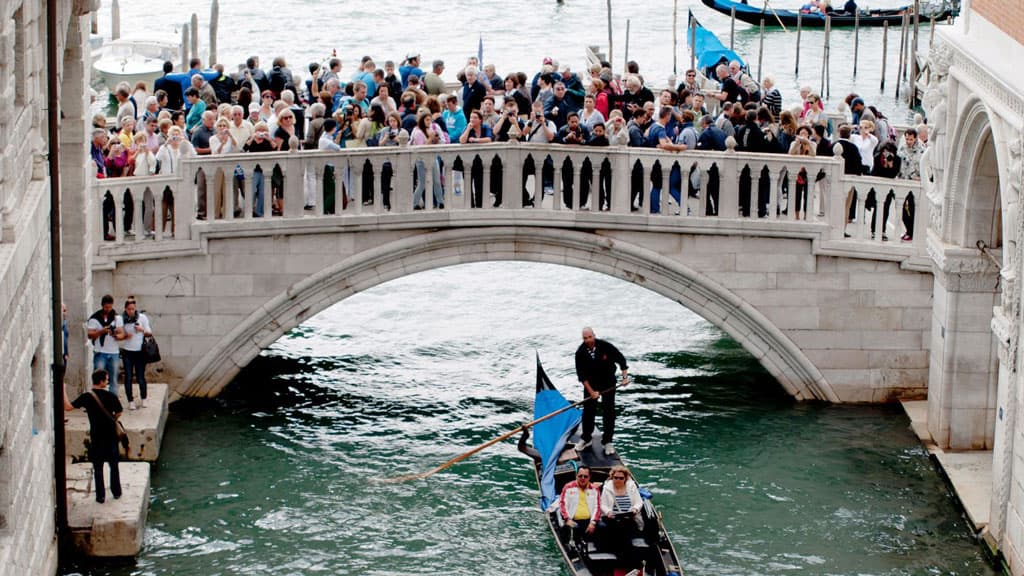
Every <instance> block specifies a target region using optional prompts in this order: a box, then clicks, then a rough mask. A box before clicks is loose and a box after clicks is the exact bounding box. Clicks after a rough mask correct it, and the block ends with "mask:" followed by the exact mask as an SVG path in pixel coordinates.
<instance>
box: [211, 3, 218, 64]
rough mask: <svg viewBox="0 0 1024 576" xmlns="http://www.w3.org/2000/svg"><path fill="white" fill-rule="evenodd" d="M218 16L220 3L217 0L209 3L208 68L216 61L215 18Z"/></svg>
mask: <svg viewBox="0 0 1024 576" xmlns="http://www.w3.org/2000/svg"><path fill="white" fill-rule="evenodd" d="M219 17H220V5H219V4H218V3H217V0H213V3H212V4H210V68H213V65H214V64H216V63H217V19H218V18H219Z"/></svg>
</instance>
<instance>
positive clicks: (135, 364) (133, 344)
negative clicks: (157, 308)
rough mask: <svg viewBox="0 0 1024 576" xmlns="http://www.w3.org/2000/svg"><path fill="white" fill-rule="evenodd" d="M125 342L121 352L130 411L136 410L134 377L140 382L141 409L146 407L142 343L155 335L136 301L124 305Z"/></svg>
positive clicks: (144, 359) (144, 364)
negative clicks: (138, 308)
mask: <svg viewBox="0 0 1024 576" xmlns="http://www.w3.org/2000/svg"><path fill="white" fill-rule="evenodd" d="M122 321H123V324H124V327H123V328H122V330H124V340H122V341H121V352H122V354H121V355H122V357H123V358H124V392H125V395H127V396H128V409H129V410H135V398H134V396H133V394H132V376H133V375H134V376H135V379H136V380H138V382H139V407H141V408H145V407H146V357H145V355H143V353H142V342H143V340H144V339H145V338H146V337H147V336H152V335H153V329H152V328H151V327H150V326H149V318H148V317H146V315H145V314H143V313H142V312H138V311H137V310H136V304H135V300H131V299H129V300H128V301H126V302H125V303H124V316H123V318H122Z"/></svg>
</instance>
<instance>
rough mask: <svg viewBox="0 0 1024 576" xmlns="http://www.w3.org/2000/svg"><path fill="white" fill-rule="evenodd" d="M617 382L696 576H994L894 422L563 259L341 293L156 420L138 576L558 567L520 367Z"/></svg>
mask: <svg viewBox="0 0 1024 576" xmlns="http://www.w3.org/2000/svg"><path fill="white" fill-rule="evenodd" d="M584 325H592V326H594V328H595V330H596V331H597V334H598V336H599V337H604V338H607V339H609V340H610V341H612V342H614V343H615V344H617V345H618V346H619V347H620V348H621V349H622V350H623V351H624V353H625V354H626V356H627V357H628V359H629V361H630V373H631V375H633V377H634V382H633V383H632V384H631V385H630V386H629V387H627V388H626V389H625V390H623V391H622V392H621V393H620V399H619V404H620V406H621V414H620V417H619V420H618V422H619V423H620V429H621V432H620V433H619V434H618V435H617V438H616V445H617V446H618V447H619V450H620V452H621V453H622V454H623V455H624V457H625V458H626V459H627V461H628V462H629V463H630V464H631V466H632V467H633V469H634V471H635V473H636V476H637V477H638V478H639V479H640V480H641V482H643V483H644V484H645V485H646V486H647V487H649V488H650V489H651V491H652V492H653V493H654V500H655V502H656V504H657V506H658V508H659V509H660V511H661V512H662V513H663V514H664V518H665V523H666V524H667V526H668V528H669V530H670V531H671V533H672V536H673V539H674V542H675V545H676V548H677V550H678V551H679V552H680V555H681V556H682V558H683V562H684V569H685V572H686V573H687V574H691V575H753V574H764V575H789V574H812V575H823V574H829V575H851V576H853V575H866V574H871V575H904V574H905V575H917V574H950V575H953V574H956V575H974V574H992V573H993V572H992V571H991V570H990V568H989V567H988V565H987V564H986V562H985V560H984V558H983V555H982V552H981V549H980V547H979V546H978V545H977V544H976V543H975V542H974V540H973V539H972V536H971V533H970V528H969V527H968V525H967V523H966V522H965V521H964V519H963V518H962V516H961V514H960V513H959V512H958V510H957V508H956V506H955V505H954V501H953V498H952V496H951V495H950V494H949V492H948V491H947V489H946V487H945V485H944V484H943V482H942V481H941V480H940V478H939V475H938V473H937V472H936V470H935V468H934V466H933V464H932V463H931V461H930V460H929V458H928V456H927V454H926V453H925V451H924V450H922V449H921V447H920V445H919V444H918V441H917V440H916V438H915V436H914V435H913V434H912V433H911V431H910V430H909V424H908V421H907V419H906V418H905V417H904V416H903V414H902V413H901V411H900V409H899V408H898V407H895V406H830V405H827V404H822V403H796V402H794V401H792V400H791V399H790V398H789V397H788V396H787V395H786V394H785V393H784V392H783V391H782V389H781V387H780V386H779V384H778V383H777V382H775V381H774V380H773V378H772V377H771V376H770V375H769V374H767V373H766V372H765V371H764V369H763V368H761V367H760V365H759V364H758V363H757V362H756V361H755V360H754V359H753V358H752V357H751V356H750V355H749V354H747V353H746V352H745V351H744V350H743V349H742V348H741V347H740V346H739V345H738V344H737V343H736V342H735V341H734V340H732V339H731V338H729V337H727V336H726V335H724V334H723V333H722V332H721V331H719V330H718V329H716V328H715V327H713V326H712V325H710V324H708V323H707V322H706V321H704V320H703V319H701V318H700V317H699V316H697V315H696V314H694V313H693V312H690V311H688V310H686V309H685V308H683V307H681V306H679V305H678V304H676V303H675V302H672V301H670V300H668V299H666V298H663V297H662V296H659V295H656V294H654V293H652V292H649V291H647V290H646V289H644V288H641V287H638V286H636V285H633V284H629V283H626V282H624V281H620V280H616V279H613V278H610V277H607V276H604V275H600V274H596V273H591V272H586V271H582V270H576V269H571V268H566V267H560V266H554V265H542V264H529V263H519V262H491V263H479V264H472V265H463V266H456V267H450V268H443V269H438V270H434V271H430V272H424V273H420V274H416V275H413V276H408V277H405V278H401V279H399V280H395V281H391V282H388V283H386V284H383V285H380V286H378V287H375V288H373V289H371V290H368V291H366V292H363V293H360V294H358V295H355V296H353V297H351V298H349V299H347V300H345V301H343V302H341V303H339V304H337V305H335V306H334V307H332V308H329V309H328V310H326V311H325V312H323V313H321V314H319V315H318V316H316V317H315V318H313V319H312V320H310V321H309V322H307V323H305V324H303V325H302V326H301V327H299V328H298V329H296V330H294V331H293V332H291V333H290V334H288V335H287V336H285V337H283V338H282V339H281V340H279V341H278V342H277V343H276V344H274V345H273V346H272V347H271V348H270V349H269V350H267V351H266V352H265V353H264V354H263V355H262V356H261V357H260V358H259V359H257V360H256V361H255V362H253V364H252V365H251V366H250V367H249V368H248V369H247V370H246V371H244V372H243V373H242V375H240V376H239V377H238V379H237V380H236V381H235V382H234V383H233V384H232V385H231V386H230V388H229V389H228V390H227V391H226V392H225V394H224V395H222V396H221V397H220V398H219V399H217V400H216V401H206V402H195V401H193V402H187V403H178V404H176V405H175V406H174V407H173V410H172V412H171V416H170V419H169V422H168V426H167V434H166V436H165V438H164V444H163V449H162V453H161V458H160V462H159V463H158V464H157V465H156V467H155V468H154V471H153V475H152V481H153V488H152V498H151V508H150V511H149V523H148V525H147V531H146V538H145V547H144V549H143V551H142V554H141V556H140V557H139V559H138V562H137V564H135V565H133V566H126V567H119V568H118V567H99V568H90V569H80V570H81V573H88V574H97V575H99V574H106V575H113V576H126V575H128V574H136V575H176V574H202V575H235V574H239V575H240V574H245V575H264V574H266V575H270V574H274V575H280V574H294V575H313V574H331V575H334V574H344V575H347V574H359V575H407V574H438V575H440V574H445V575H465V576H478V575H503V576H517V575H522V576H531V575H560V574H566V572H565V571H564V569H563V568H561V557H560V556H559V554H558V552H557V550H556V549H555V547H554V545H553V544H552V543H551V539H550V533H549V531H548V529H547V527H546V525H545V523H544V521H543V519H542V517H541V514H540V512H539V509H538V505H537V490H536V487H535V482H534V479H533V474H532V472H531V468H530V465H529V460H528V459H526V458H525V457H523V456H522V455H520V454H519V453H518V452H517V451H516V449H515V445H514V441H513V440H509V441H506V442H504V443H501V444H498V445H496V446H494V447H492V448H490V449H488V450H486V451H484V452H482V453H480V454H478V455H476V456H474V457H473V458H471V459H469V460H467V461H465V462H464V463H461V464H458V465H456V466H454V467H452V468H450V469H448V470H446V471H444V472H442V473H440V474H438V475H436V476H433V477H431V478H430V479H427V480H422V481H415V482H407V483H397V484H394V483H381V482H379V481H378V480H379V479H381V478H388V477H393V476H396V475H401V474H407V473H412V472H418V471H422V470H426V469H429V468H431V467H433V466H435V465H437V464H439V463H441V462H444V461H445V460H447V459H448V458H450V457H452V456H454V455H456V454H459V453H461V452H463V451H466V450H468V449H469V448H471V447H473V446H475V445H477V444H480V443H482V442H484V441H486V440H488V439H491V438H493V437H495V436H497V435H499V434H501V433H503V432H505V431H507V430H510V429H512V428H514V427H516V426H517V425H518V424H519V423H521V422H523V421H526V420H528V419H529V418H530V415H531V412H532V399H533V386H534V358H535V354H539V355H540V357H541V359H542V361H543V362H544V363H545V367H546V368H547V370H548V372H549V374H550V375H551V376H552V379H553V380H554V382H555V383H556V385H557V386H558V387H559V388H560V389H561V390H562V391H563V393H565V395H566V396H567V397H569V398H570V399H576V398H577V397H578V396H579V394H580V391H579V386H578V384H577V383H576V381H575V379H574V374H573V364H572V362H573V361H572V354H573V352H574V350H575V348H576V346H577V345H578V342H579V332H580V328H581V327H582V326H584Z"/></svg>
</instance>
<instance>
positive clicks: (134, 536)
mask: <svg viewBox="0 0 1024 576" xmlns="http://www.w3.org/2000/svg"><path fill="white" fill-rule="evenodd" d="M119 470H120V473H121V491H122V493H121V497H120V498H118V499H116V500H115V499H114V498H113V496H111V495H110V494H109V493H108V494H107V499H106V500H107V501H106V502H104V503H103V504H100V503H99V502H96V493H95V491H94V487H93V471H92V464H89V463H81V464H71V465H70V466H68V473H67V474H68V528H69V530H70V532H71V540H72V542H73V544H74V547H75V550H77V551H78V553H80V554H83V555H85V556H92V557H96V558H122V557H130V556H135V555H137V554H138V553H139V550H141V549H142V537H143V534H145V531H146V516H147V514H148V513H149V462H122V463H121V464H120V466H119ZM103 475H104V480H105V482H106V483H107V486H108V492H109V479H110V467H109V466H107V465H104V466H103Z"/></svg>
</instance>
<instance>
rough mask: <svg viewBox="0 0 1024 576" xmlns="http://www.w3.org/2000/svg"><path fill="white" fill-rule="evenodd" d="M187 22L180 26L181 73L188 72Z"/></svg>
mask: <svg viewBox="0 0 1024 576" xmlns="http://www.w3.org/2000/svg"><path fill="white" fill-rule="evenodd" d="M188 36H189V29H188V22H185V23H184V24H182V25H181V71H182V72H187V71H188V45H189V42H190V40H189V37H188Z"/></svg>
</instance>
